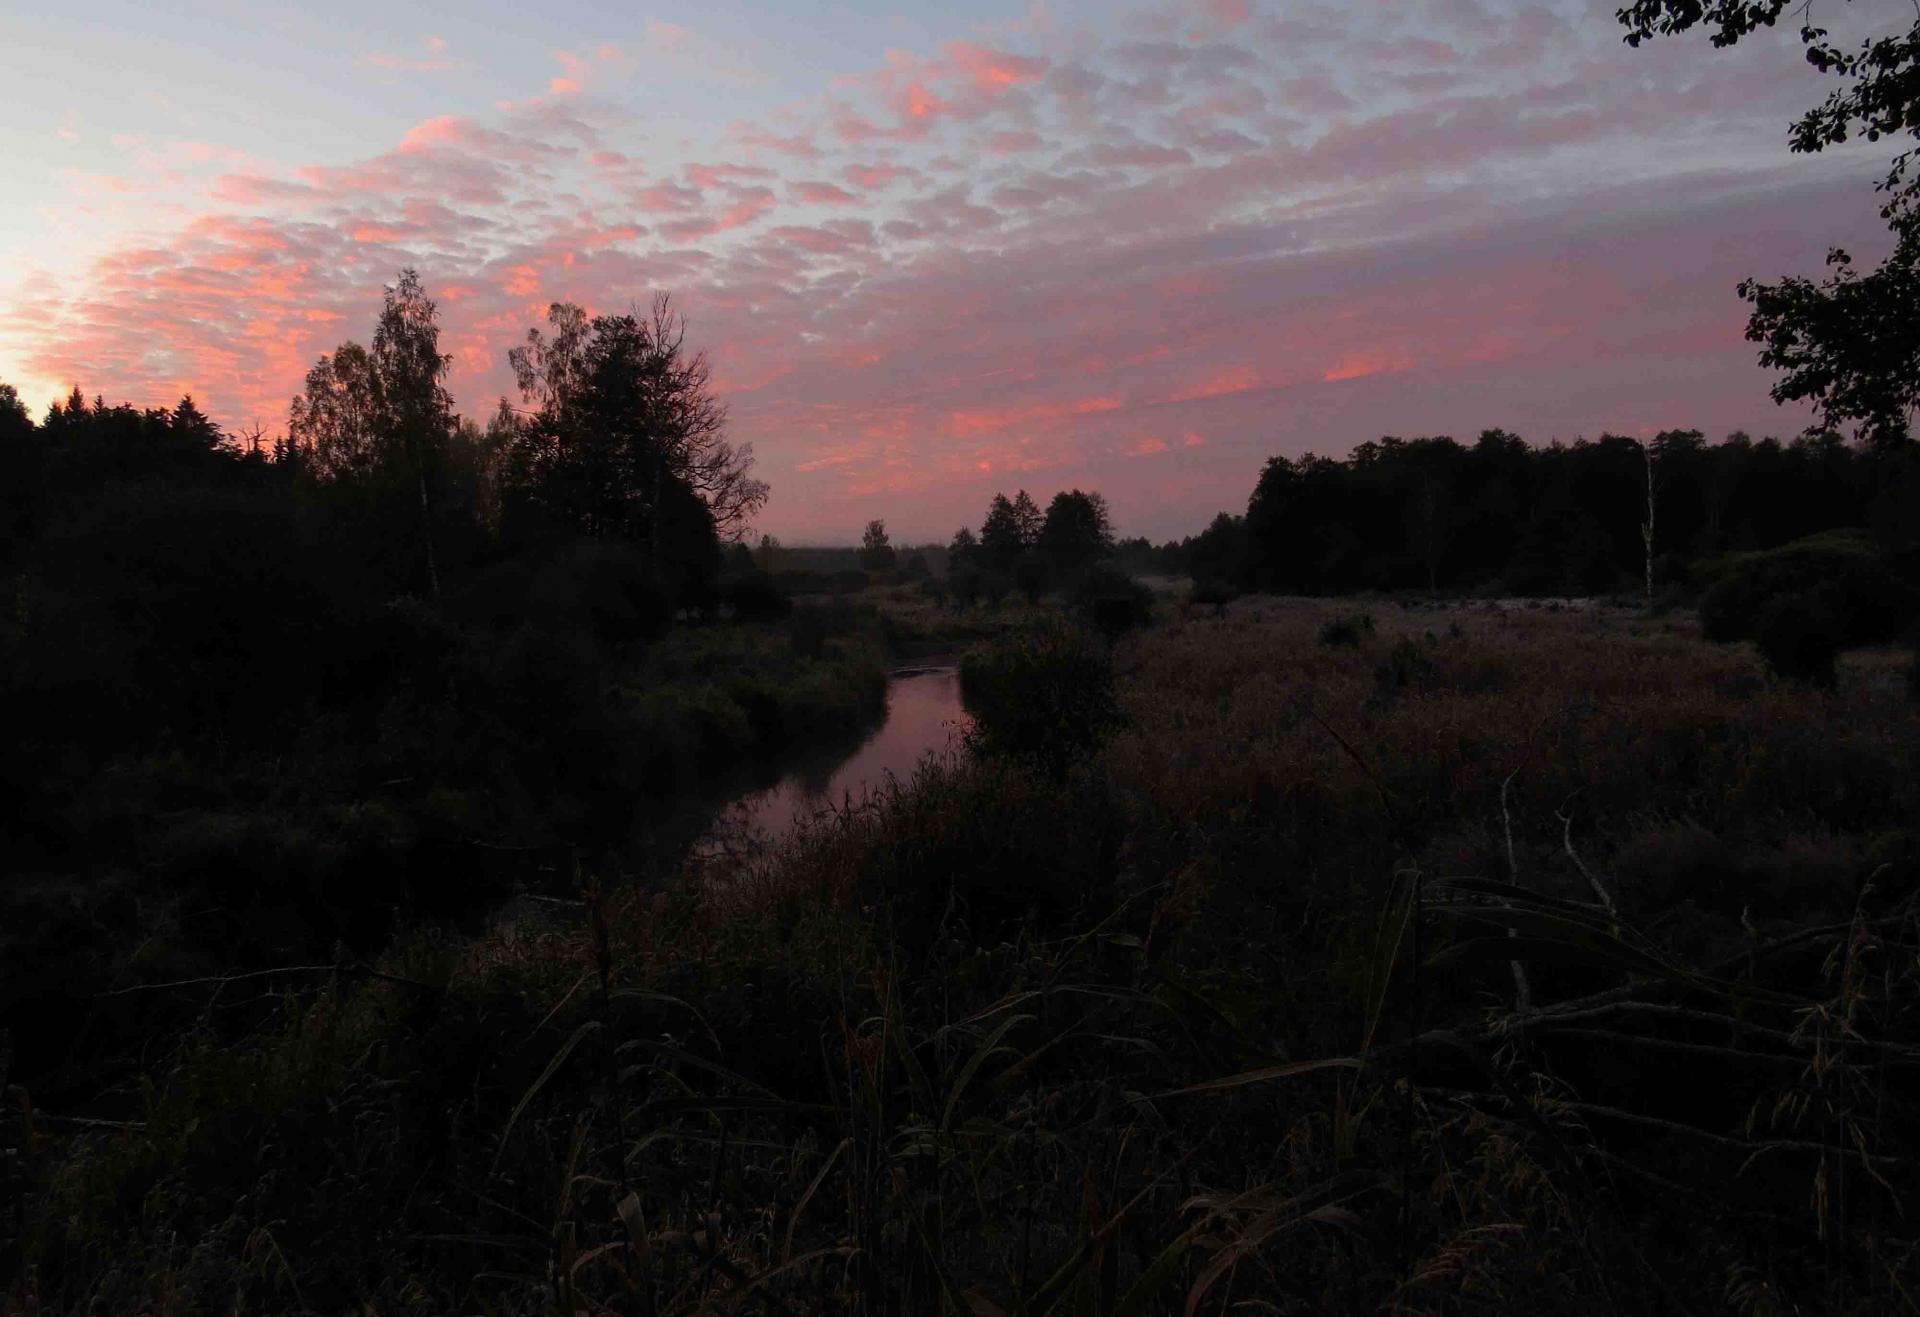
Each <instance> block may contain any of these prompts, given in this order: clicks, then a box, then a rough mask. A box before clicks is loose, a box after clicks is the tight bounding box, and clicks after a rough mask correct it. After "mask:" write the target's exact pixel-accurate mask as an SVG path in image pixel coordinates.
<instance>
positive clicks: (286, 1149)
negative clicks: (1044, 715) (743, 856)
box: [0, 600, 1920, 1314]
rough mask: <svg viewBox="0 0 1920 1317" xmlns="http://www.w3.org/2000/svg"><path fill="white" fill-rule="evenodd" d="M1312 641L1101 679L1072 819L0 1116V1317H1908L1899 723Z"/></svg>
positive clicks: (1663, 648) (1509, 639) (1704, 685)
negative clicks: (721, 1314) (95, 1100)
mask: <svg viewBox="0 0 1920 1317" xmlns="http://www.w3.org/2000/svg"><path fill="white" fill-rule="evenodd" d="M1332 615H1333V613H1332V610H1330V609H1326V608H1322V607H1320V606H1318V605H1313V604H1303V603H1290V602H1284V601H1271V600H1241V601H1237V602H1236V603H1234V604H1233V605H1231V606H1229V607H1228V608H1226V609H1225V610H1224V615H1223V616H1221V617H1220V618H1218V619H1217V620H1216V619H1209V620H1206V621H1202V622H1188V623H1184V624H1178V625H1169V626H1165V627H1162V628H1159V629H1156V630H1151V631H1148V632H1146V633H1144V634H1140V635H1137V636H1134V637H1132V638H1130V639H1127V640H1124V641H1123V642H1121V644H1120V646H1119V648H1118V649H1117V651H1115V654H1114V660H1113V661H1114V665H1115V692H1116V695H1117V698H1118V702H1119V704H1120V706H1121V708H1122V710H1123V711H1124V714H1125V721H1124V724H1123V725H1119V726H1118V727H1117V728H1116V730H1114V731H1113V733H1112V735H1111V736H1110V737H1109V738H1108V739H1106V740H1105V741H1104V742H1102V743H1100V744H1099V745H1098V746H1097V747H1094V748H1088V749H1084V750H1083V752H1082V753H1081V755H1080V757H1078V758H1077V759H1076V760H1075V761H1074V762H1073V763H1072V764H1071V765H1070V766H1069V771H1066V772H1064V773H1063V772H1057V771H1053V768H1052V767H1051V766H1049V765H1046V764H1044V763H1036V762H1034V761H1033V760H1031V759H1030V758H1025V757H1021V756H1011V757H1007V756H984V757H968V756H960V757H957V758H952V759H948V760H944V761H935V762H930V763H929V764H928V765H926V766H925V767H924V768H923V770H922V771H921V772H920V773H919V774H918V775H917V776H916V777H915V778H914V779H913V780H912V781H910V782H906V783H902V784H898V785H896V786H894V787H893V788H891V789H889V790H887V791H885V792H881V793H878V794H877V795H875V796H874V797H872V798H871V799H869V800H868V801H866V802H865V803H863V804H861V805H859V806H857V807H854V808H850V809H848V810H845V811H843V812H840V813H838V814H835V815H832V816H829V817H827V818H825V819H823V820H821V821H819V822H817V823H816V824H814V825H813V826H811V827H810V828H808V829H806V830H804V831H803V832H801V833H800V834H799V835H797V836H796V837H795V838H794V839H793V840H792V842H791V844H790V845H789V846H788V847H787V848H786V849H785V850H784V851H783V852H782V853H781V854H779V855H777V856H775V857H774V858H772V859H771V860H769V861H767V862H765V863H764V864H762V865H760V866H759V867H757V868H755V869H754V870H753V871H752V872H749V873H744V874H736V875H733V876H732V879H731V881H727V882H724V883H711V884H708V885H702V886H695V885H688V886H681V887H676V888H670V889H667V890H641V889H636V888H633V887H630V886H620V885H608V886H605V887H598V886H596V887H590V888H589V889H588V890H587V891H586V892H585V893H584V894H583V900H584V904H583V906H582V907H581V909H582V914H581V915H580V917H579V918H578V919H575V920H565V921H560V922H557V923H553V924H549V925H546V926H532V925H524V924H523V925H508V926H503V927H500V928H497V929H496V930H494V931H493V932H491V933H490V934H488V935H485V936H483V937H480V938H478V939H470V940H430V939H429V940H416V941H414V942H411V943H409V944H408V945H406V946H404V947H401V948H399V949H396V950H395V951H394V952H393V953H392V954H391V955H390V956H388V957H387V958H385V959H384V960H382V961H381V962H380V963H379V964H378V965H377V966H372V967H365V966H355V965H352V964H345V965H342V966H341V967H340V968H339V970H338V972H337V973H336V972H334V971H332V970H330V969H329V970H323V971H321V972H319V973H318V974H316V975H315V976H313V977H312V978H309V979H301V978H299V977H298V976H288V977H287V978H285V979H283V980H269V981H268V982H269V983H270V984H272V985H273V986H275V987H276V988H278V989H280V990H282V991H283V993H284V995H283V996H282V997H280V998H278V999H277V1001H278V1005H277V1007H276V1009H277V1011H278V1015H277V1017H276V1021H275V1023H273V1024H272V1025H271V1027H265V1028H262V1029H260V1030H258V1031H257V1032H256V1034H255V1035H254V1037H253V1038H252V1039H251V1041H250V1042H249V1043H247V1044H246V1045H245V1046H242V1047H238V1048H217V1047H215V1046H213V1044H212V1042H211V1038H212V1034H211V1033H209V1034H208V1039H207V1041H203V1042H194V1041H191V1040H190V1041H189V1042H188V1043H187V1045H186V1046H185V1047H184V1048H183V1049H182V1050H181V1051H179V1052H178V1053H177V1054H175V1055H174V1057H173V1059H172V1060H171V1061H170V1062H169V1063H168V1064H167V1065H165V1066H163V1067H159V1068H156V1069H155V1070H153V1071H152V1072H150V1074H149V1075H148V1077H147V1078H146V1079H145V1080H144V1081H143V1082H142V1086H141V1087H140V1088H139V1089H138V1091H137V1092H132V1091H130V1092H129V1093H127V1094H125V1095H123V1096H122V1097H121V1098H120V1099H119V1100H118V1102H117V1104H103V1105H102V1106H101V1107H100V1108H99V1110H98V1112H87V1113H80V1112H62V1113H56V1115H58V1116H61V1117H67V1118H68V1119H67V1120H66V1121H65V1122H64V1123H62V1122H59V1121H56V1120H53V1119H50V1118H47V1117H45V1116H42V1115H41V1114H39V1113H37V1112H28V1113H25V1114H22V1113H21V1109H20V1108H19V1107H18V1106H16V1107H14V1111H15V1112H16V1114H15V1115H14V1116H13V1117H11V1119H12V1120H13V1121H14V1125H13V1128H14V1131H15V1134H14V1136H13V1137H12V1138H10V1139H9V1140H8V1143H9V1144H10V1145H12V1146H17V1147H19V1148H20V1149H22V1151H21V1153H20V1154H18V1156H17V1157H16V1159H15V1160H13V1161H11V1162H10V1163H9V1167H10V1168H11V1169H10V1171H9V1174H10V1176H11V1178H10V1179H8V1180H6V1181H5V1182H4V1183H5V1184H6V1185H8V1186H9V1188H8V1192H10V1193H11V1194H13V1195H14V1202H13V1204H11V1213H12V1214H11V1216H10V1217H8V1218H7V1219H9V1220H11V1221H13V1222H17V1223H21V1224H20V1225H18V1226H17V1227H15V1228H14V1233H13V1234H12V1235H11V1236H10V1237H11V1239H12V1241H13V1242H12V1243H11V1244H10V1245H9V1247H10V1248H11V1249H13V1250H14V1252H13V1255H12V1258H11V1259H10V1260H12V1261H17V1262H18V1264H19V1267H18V1274H19V1275H20V1277H21V1279H20V1280H18V1281H16V1282H15V1283H14V1286H13V1289H12V1290H11V1291H10V1303H11V1304H12V1305H13V1306H14V1307H15V1308H16V1309H20V1310H25V1309H26V1308H27V1305H28V1304H29V1303H30V1302H32V1303H38V1304H40V1305H41V1306H42V1308H43V1309H51V1310H64V1309H68V1308H76V1309H77V1308H84V1307H85V1306H86V1305H88V1304H92V1305H94V1306H95V1307H96V1308H99V1309H100V1310H113V1309H121V1310H124V1309H129V1308H133V1307H135V1306H137V1305H139V1304H141V1303H145V1304H148V1305H150V1306H151V1307H152V1308H153V1309H154V1310H174V1311H187V1310H192V1309H195V1308H198V1307H205V1306H210V1305H213V1304H218V1305H220V1306H223V1307H231V1308H233V1309H236V1310H277V1311H316V1312H331V1311H340V1310H345V1309H349V1308H352V1309H355V1310H364V1309H372V1310H374V1311H379V1312H382V1313H392V1312H439V1311H449V1310H459V1311H486V1312H502V1313H506V1312H525V1313H534V1312H554V1313H558V1312H567V1313H576V1312H618V1313H629V1312H631V1313H654V1314H665V1313H694V1312H715V1311H740V1312H750V1311H768V1312H799V1313H829V1312H862V1313H876V1314H877V1313H908V1312H912V1313H919V1312H930V1313H931V1312H951V1313H969V1314H979V1313H1030V1314H1040V1313H1060V1314H1069V1313H1074V1314H1077V1313H1135V1314H1144V1313H1160V1312H1207V1313H1214V1312H1227V1311H1249V1310H1251V1311H1281V1312H1300V1313H1310V1312H1324V1311H1328V1310H1339V1311H1362V1310H1382V1309H1384V1310H1391V1311H1403V1312H1475V1311H1487V1312H1533V1311H1538V1312H1595V1313H1600V1312H1635V1313H1637V1312H1656V1311H1668V1312H1697V1311H1719V1310H1722V1309H1728V1308H1730V1309H1732V1310H1734V1311H1743V1312H1754V1313H1759V1312H1787V1311H1801V1312H1822V1313H1851V1312H1862V1313H1864V1312H1884V1311H1904V1310H1907V1309H1910V1308H1912V1307H1913V1306H1914V1304H1913V1299H1912V1296H1913V1295H1914V1293H1915V1292H1916V1284H1917V1283H1920V1276H1917V1275H1916V1262H1915V1253H1914V1250H1915V1237H1914V1232H1913V1229H1912V1227H1911V1225H1910V1213H1911V1210H1912V1205H1911V1204H1910V1203H1909V1202H1908V1198H1909V1197H1910V1195H1911V1186H1912V1184H1913V1182H1914V1179H1913V1170H1914V1164H1915V1158H1916V1156H1920V1150H1917V1149H1916V1148H1915V1147H1914V1146H1913V1130H1914V1129H1915V1128H1920V1126H1916V1124H1915V1120H1914V1117H1915V1115H1916V1112H1915V1110H1914V1106H1913V1101H1912V1098H1911V1097H1910V1095H1909V1093H1910V1080H1911V1077H1912V1075H1913V1073H1914V1071H1915V1069H1916V1068H1917V1067H1920V1038H1916V1024H1917V1023H1920V1021H1917V1020H1916V1018H1915V1017H1916V1003H1920V991H1916V989H1920V982H1916V979H1915V975H1916V973H1917V972H1920V971H1916V968H1915V967H1916V964H1920V961H1917V960H1916V953H1917V952H1920V916H1917V915H1916V910H1915V896H1914V893H1915V888H1916V879H1917V878H1920V842H1917V839H1916V834H1915V832H1914V830H1913V826H1914V825H1913V823H1912V820H1913V819H1914V818H1915V817H1920V808H1916V807H1920V774H1916V772H1915V767H1916V766H1915V763H1914V758H1913V757H1914V754H1915V747H1916V745H1917V744H1920V738H1916V737H1915V735H1914V733H1915V731H1916V730H1917V729H1916V725H1915V715H1914V711H1913V709H1912V707H1911V706H1910V705H1908V704H1906V703H1905V702H1904V698H1905V697H1904V694H1903V693H1902V692H1901V691H1900V690H1899V689H1898V687H1897V683H1889V682H1886V681H1883V680H1881V679H1880V677H1879V675H1876V671H1875V670H1874V669H1872V668H1870V667H1861V666H1859V665H1857V664H1854V663H1852V662H1851V661H1843V663H1842V665H1841V668H1840V671H1839V673H1838V681H1837V684H1836V687H1835V689H1834V691H1833V692H1832V693H1830V694H1827V693H1822V694H1809V693H1806V692H1804V691H1794V690H1792V689H1790V688H1786V687H1782V686H1779V685H1776V684H1774V683H1771V682H1769V681H1768V680H1767V679H1766V678H1765V676H1764V674H1763V673H1762V671H1761V670H1760V668H1759V665H1758V662H1757V660H1756V659H1755V657H1754V656H1753V655H1752V654H1751V653H1749V652H1745V651H1736V650H1729V649H1721V648H1713V647H1707V646H1704V645H1702V644H1701V643H1700V642H1699V641H1698V640H1697V639H1696V638H1695V637H1694V636H1693V635H1692V634H1691V633H1690V631H1689V628H1688V624H1687V623H1686V622H1685V621H1684V619H1672V620H1663V621H1661V622H1658V623H1648V622H1644V621H1628V620H1625V619H1620V618H1610V617H1607V616H1604V615H1574V614H1571V613H1564V614H1549V613H1545V612H1537V613H1535V612H1523V613H1500V612H1494V611H1490V610H1475V611H1471V612H1464V613H1461V612H1453V613H1448V614H1434V613H1419V612H1411V611H1408V612H1402V613H1400V614H1397V615H1396V614H1394V613H1392V612H1387V613H1385V614H1384V615H1382V616H1380V617H1379V618H1378V626H1377V631H1376V634H1374V635H1372V636H1362V637H1360V639H1359V643H1358V644H1356V645H1351V646H1345V645H1343V646H1337V647H1329V646H1326V645H1323V644H1321V643H1320V642H1319V639H1318V637H1319V633H1320V630H1321V628H1322V626H1323V624H1324V623H1325V622H1326V621H1328V620H1329V618H1330V617H1331V616H1332ZM1016 643H1024V642H1016ZM1403 645H1404V646H1412V647H1415V649H1416V650H1417V652H1418V653H1419V654H1420V655H1421V657H1422V661H1421V662H1420V663H1417V664H1416V663H1413V662H1412V661H1411V660H1403V661H1402V662H1401V665H1400V670H1401V671H1404V673H1405V675H1406V679H1405V680H1404V681H1401V680H1393V681H1383V680H1381V678H1380V677H1379V675H1378V673H1379V670H1380V669H1381V667H1382V665H1383V664H1386V663H1390V662H1391V656H1392V655H1393V653H1394V652H1395V650H1396V647H1399V646H1403ZM998 661H1001V662H1006V661H1009V660H1007V659H1006V657H1005V656H1004V655H1003V656H1002V657H1001V659H1000V660H998ZM1689 839H1690V840H1689ZM1682 851H1684V852H1685V856H1686V858H1684V861H1674V862H1672V863H1666V866H1665V867H1664V868H1663V867H1662V864H1663V862H1665V861H1666V860H1667V859H1668V858H1669V857H1672V856H1674V855H1677V854H1680V853H1681V852H1682ZM1515 963H1520V964H1523V965H1524V967H1525V969H1526V975H1527V981H1528V983H1529V985H1530V997H1529V999H1528V1001H1527V1002H1526V1003H1525V1005H1524V1008H1523V1006H1522V1005H1521V1003H1520V1002H1519V1001H1517V1000H1516V995H1515V978H1514V976H1513V974H1512V972H1511V966H1512V965H1513V964H1515ZM371 971H377V973H374V972H371ZM178 991H181V992H192V993H197V994H201V995H202V997H203V998H204V1000H205V1002H206V1010H207V1013H208V1015H207V1018H208V1020H209V1027H210V1029H211V1026H212V1025H213V1024H214V1023H216V1022H217V1020H218V1017H219V1016H220V1014H221V1012H223V1011H226V1010H228V1009H230V1005H229V998H230V997H231V998H233V999H236V1000H234V1001H233V1006H235V1007H237V1005H238V1002H237V999H238V998H239V997H241V996H243V995H247V994H249V993H250V992H251V991H252V989H250V988H249V986H248V985H245V984H238V983H236V984H231V985H225V986H220V985H200V986H198V987H194V988H188V989H180V990H178ZM19 1096H20V1095H18V1094H16V1099H18V1098H19ZM29 1107H30V1101H29ZM82 1115H85V1116H91V1117H93V1118H94V1119H108V1120H119V1121H124V1122H128V1123H127V1124H124V1125H114V1126H103V1125H91V1126H90V1125H84V1124H75V1123H72V1119H71V1118H72V1117H76V1116H82ZM5 1206H6V1205H0V1208H4V1207H5ZM29 1296H33V1297H31V1298H30V1297H29Z"/></svg>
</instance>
